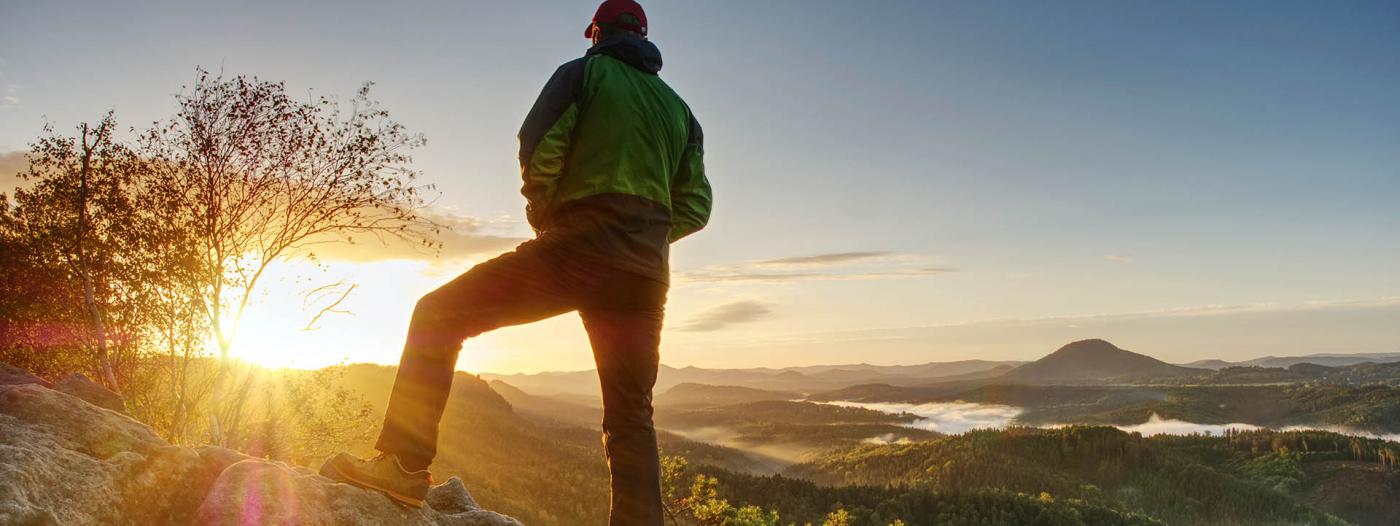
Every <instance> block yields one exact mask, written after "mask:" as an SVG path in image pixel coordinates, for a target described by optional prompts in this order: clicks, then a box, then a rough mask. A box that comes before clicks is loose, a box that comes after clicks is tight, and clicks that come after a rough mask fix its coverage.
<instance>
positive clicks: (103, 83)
mask: <svg viewBox="0 0 1400 526" xmlns="http://www.w3.org/2000/svg"><path fill="white" fill-rule="evenodd" d="M283 4H284V3H283V2H239V3H230V2H221V3H217V4H213V3H211V4H203V3H201V2H192V1H182V2H171V3H161V2H131V3H119V2H92V3H72V2H58V1H56V2H4V3H2V4H0V162H3V163H6V164H5V165H4V167H13V166H15V165H16V164H17V161H18V159H17V157H16V156H15V155H6V154H5V153H3V152H14V151H17V150H22V149H24V148H25V147H26V144H28V143H29V142H30V141H32V140H33V139H34V137H36V136H37V135H38V134H39V132H40V128H41V127H42V125H43V123H45V122H53V123H54V124H56V125H57V126H58V127H60V128H61V129H69V128H70V127H71V126H72V125H74V124H76V123H77V122H79V121H81V120H94V119H96V118H97V117H98V116H99V115H100V114H101V113H102V112H103V111H104V110H106V109H108V108H115V109H116V111H117V116H118V118H119V119H120V120H121V122H122V123H124V124H144V123H149V122H150V121H153V120H155V119H160V118H164V117H166V116H168V115H169V114H171V113H172V112H173V107H174V100H173V98H172V94H174V93H176V92H178V91H179V90H180V88H181V86H182V85H184V84H187V83H189V82H190V81H191V80H192V79H193V77H194V68H195V67H196V66H198V65H203V66H204V67H206V68H210V69H213V70H215V71H218V70H222V71H224V72H227V73H229V74H242V73H246V74H250V75H257V76H259V77H262V78H266V79H275V80H285V81H287V84H288V87H289V89H290V90H292V91H293V92H295V93H307V92H308V91H310V92H314V93H317V94H338V95H340V96H342V97H348V96H349V95H350V94H351V93H352V92H353V90H354V89H355V88H356V87H357V86H358V85H359V84H360V83H361V82H363V81H366V80H371V81H374V82H376V83H377V84H376V88H375V94H376V96H377V97H378V98H379V99H380V100H381V101H382V102H383V103H384V106H385V107H386V108H387V109H389V110H390V111H391V112H392V114H393V115H394V117H395V118H396V119H397V120H399V121H401V122H402V123H404V124H405V125H407V126H409V127H410V128H411V129H413V130H416V131H419V132H422V133H424V134H425V135H426V136H427V138H428V141H429V144H428V146H427V147H425V148H423V149H421V150H420V151H418V152H417V154H416V156H415V162H416V166H417V167H418V168H419V169H421V170H423V171H424V172H425V176H426V180H427V181H428V182H431V183H434V184H436V185H437V186H438V189H439V191H440V192H441V197H440V198H439V199H438V201H437V206H438V207H440V208H441V213H443V214H450V215H451V217H452V218H453V219H452V220H453V221H454V222H455V223H458V224H459V228H458V229H457V230H456V232H455V233H454V234H453V235H452V236H451V238H450V239H449V240H448V250H447V252H446V253H445V254H444V255H443V256H442V257H440V258H437V259H435V260H432V261H426V260H423V259H425V258H424V256H421V255H417V254H413V253H404V252H403V251H395V250H389V249H382V248H376V247H362V248H360V249H357V250H355V251H349V252H346V253H345V254H342V255H341V257H342V259H347V260H353V261H345V262H338V263H334V264H332V265H331V268H330V269H329V270H327V271H326V272H325V273H322V274H317V277H316V279H330V280H333V279H340V278H350V279H352V280H354V281H355V282H356V283H359V284H360V285H361V287H360V288H359V289H357V291H356V293H355V295H354V296H352V297H351V298H350V300H348V301H347V304H346V305H347V306H348V307H349V308H350V309H351V310H353V311H354V314H353V316H351V315H346V316H340V317H337V318H334V319H328V320H326V321H325V323H324V324H323V325H324V326H323V328H322V329H321V330H320V331H313V332H309V333H299V334H294V335H292V334H289V333H287V332H286V331H290V330H291V328H294V327H293V325H289V324H288V323H289V322H288V320H295V319H301V320H302V323H304V319H305V316H304V315H303V313H300V312H299V310H298V309H299V308H300V302H299V300H294V298H295V294H294V293H293V292H294V291H293V289H294V288H295V287H294V286H293V285H291V284H290V283H291V282H290V279H291V276H292V275H293V274H296V273H297V272H298V271H299V270H304V269H305V268H306V267H305V266H304V265H303V266H292V267H289V268H288V269H287V270H286V276H284V277H285V278H286V279H287V281H286V282H285V283H282V284H281V285H277V286H274V287H273V289H272V290H271V291H270V292H269V293H268V296H267V297H266V298H265V301H264V306H263V307H262V308H261V310H260V311H259V312H255V313H253V315H252V318H250V320H251V321H250V322H249V323H250V326H252V327H254V328H252V329H249V335H248V336H247V338H246V340H245V341H244V342H242V345H244V347H245V349H248V350H247V351H246V352H247V353H248V354H249V355H250V356H259V357H262V358H263V359H268V360H270V361H274V360H271V357H276V358H277V359H278V360H281V361H282V362H284V363H298V364H318V363H325V362H333V361H336V360H340V359H349V360H352V361H362V360H372V361H382V362H394V361H396V360H397V355H398V348H399V345H400V343H401V338H402V331H403V329H404V327H405V326H406V324H407V316H408V311H409V309H411V306H412V304H413V301H414V300H415V299H416V297H417V296H418V295H420V294H422V293H423V292H426V291H427V290H431V288H432V287H433V286H434V285H435V284H437V283H441V282H443V281H446V280H447V279H449V278H450V277H452V276H453V275H455V274H456V273H458V272H460V271H461V270H464V269H465V268H467V267H468V266H470V264H471V261H476V260H480V259H482V258H483V257H486V256H489V255H492V253H494V252H495V251H500V250H504V249H506V248H509V247H510V246H512V244H513V240H514V239H515V238H520V237H523V236H525V235H527V233H528V228H526V227H525V226H524V224H523V213H522V211H521V209H522V206H523V199H522V198H521V197H519V194H518V189H519V186H520V181H519V172H518V165H517V164H516V160H515V152H516V147H517V145H516V141H515V131H516V129H517V128H518V127H519V124H520V120H521V119H522V118H523V117H524V114H525V112H526V111H527V109H528V108H529V106H530V104H531V102H533V100H534V98H535V95H536V94H537V93H538V90H539V88H540V86H541V84H542V83H543V82H544V80H545V79H546V78H547V77H548V76H549V75H550V73H552V72H553V70H554V68H555V67H556V66H557V65H558V64H560V63H562V62H564V61H566V60H569V59H571V58H574V57H576V56H579V55H580V54H581V53H582V52H583V50H584V49H586V47H587V42H586V41H585V40H584V39H583V37H582V31H583V27H584V26H585V25H586V24H587V22H588V19H589V16H590V15H591V14H592V10H593V8H594V7H595V6H596V3H595V2H592V1H568V2H489V3H484V4H479V3H475V2H441V3H428V2H372V3H366V2H357V3H348V2H333V3H332V2H327V3H324V4H321V5H313V4H312V3H304V2H296V3H295V4H298V5H296V6H287V5H283ZM402 4H411V5H402ZM1220 4H1223V3H1221V2H1212V3H1204V2H1202V3H1189V4H1188V3H1179V2H1120V1H1112V2H956V3H951V2H949V3H945V2H913V1H910V2H903V1H870V2H835V1H829V2H828V1H788V2H778V1H764V2H754V1H734V2H720V1H705V2H695V1H666V2H661V1H651V2H644V5H645V6H646V7H647V10H648V15H649V19H650V26H651V32H652V40H653V41H654V42H656V44H657V45H658V46H659V47H660V48H661V51H662V54H663V55H664V56H665V63H666V66H665V68H664V69H663V71H662V76H663V77H664V78H665V79H667V80H668V82H670V83H671V84H672V85H673V86H674V87H675V88H676V90H677V91H678V92H679V93H681V94H682V96H684V97H685V98H686V100H687V101H688V102H689V103H690V105H691V107H692V108H693V109H694V111H695V113H696V115H697V117H698V118H699V119H700V121H701V122H702V124H703V125H704V126H705V131H706V153H707V163H708V171H709V174H710V177H711V180H712V183H713V184H714V186H715V194H716V205H715V211H714V218H713V220H712V222H711V225H710V227H709V228H708V229H706V230H705V231H704V232H702V233H701V234H698V235H697V236H695V237H693V238H690V239H687V240H685V241H683V242H682V243H680V244H678V245H677V246H676V247H675V248H674V251H673V268H674V269H675V270H676V273H677V275H676V279H675V285H674V287H673V290H672V294H671V297H672V302H671V305H670V310H669V312H668V315H669V319H668V330H667V332H666V336H665V345H664V350H663V361H665V362H667V363H670V364H673V365H700V366H745V365H787V364H811V363H819V362H820V363H839V362H874V363H914V362H925V361H936V360H948V359H960V358H973V357H984V358H996V359H1007V358H1014V359H1025V358H1033V357H1036V356H1039V355H1041V354H1044V353H1046V352H1049V351H1050V350H1053V349H1054V348H1056V347H1058V346H1059V345H1060V344H1063V343H1065V342H1067V341H1069V340H1072V339H1077V338H1085V337H1104V338H1108V339H1110V340H1111V341H1114V342H1115V343H1117V344H1119V345H1120V346H1123V347H1126V348H1130V349H1133V350H1138V351H1142V352H1147V353H1150V354H1153V355H1155V356H1158V357H1161V358H1163V359H1168V360H1173V361H1188V360H1192V359H1197V358H1203V357H1221V358H1233V359H1240V358H1251V357H1255V356H1259V355H1264V354H1301V353H1311V352H1364V351H1400V270H1397V269H1400V4H1397V3H1395V2H1345V3H1337V2H1280V1H1270V2H1235V3H1232V5H1230V6H1224V5H1220ZM6 184H8V183H6ZM404 257H407V258H410V260H402V259H390V258H404ZM414 258H416V259H417V260H414ZM279 323H281V325H279ZM578 325H579V324H578V320H577V318H576V317H574V316H565V317H562V318H560V319H556V320H551V321H549V322H546V323H544V324H540V325H538V326H534V327H529V328H520V329H511V330H507V331H502V332H500V333H496V334H493V335H489V336H487V337H484V338H482V339H481V340H480V341H474V342H469V343H468V344H467V350H466V351H465V352H464V354H463V357H462V362H461V367H462V368H464V369H468V370H474V371H481V370H491V371H517V370H521V371H534V370H541V369H577V368H585V367H588V366H590V365H591V356H590V354H589V353H588V351H587V342H586V339H585V338H584V336H583V333H582V330H581V329H580V328H578ZM281 347H287V348H281ZM274 349H275V350H274Z"/></svg>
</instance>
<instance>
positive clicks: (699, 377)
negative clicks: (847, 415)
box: [481, 360, 1023, 399]
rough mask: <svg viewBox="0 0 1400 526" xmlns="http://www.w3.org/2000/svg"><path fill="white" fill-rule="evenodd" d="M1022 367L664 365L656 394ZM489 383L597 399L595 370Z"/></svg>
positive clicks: (984, 363) (827, 385)
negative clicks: (687, 386) (687, 387)
mask: <svg viewBox="0 0 1400 526" xmlns="http://www.w3.org/2000/svg"><path fill="white" fill-rule="evenodd" d="M1022 363H1023V362H1015V361H990V360H960V361H954V362H930V363H925V364H919V365H871V364H864V363H862V364H852V365H813V366H800V367H787V368H782V369H774V368H767V367H757V368H749V369H708V368H703V367H679V368H677V367H670V366H667V365H662V366H661V368H660V370H659V371H657V378H656V392H658V393H660V392H665V391H666V390H667V389H670V388H672V387H675V386H676V385H679V384H683V383H696V384H705V385H732V386H739V387H750V388H754V389H766V390H778V391H792V392H795V393H815V392H819V391H828V390H832V389H840V388H843V387H850V386H853V385H860V384H869V383H885V384H890V385H921V384H926V383H929V382H933V381H938V380H940V379H946V378H952V377H967V376H969V375H977V374H979V373H984V372H986V371H991V370H993V369H996V368H998V367H1008V366H1016V365H1021V364H1022ZM481 377H482V378H483V379H486V380H501V381H505V382H507V383H509V384H510V385H512V386H515V387H518V388H520V389H523V390H525V391H526V392H529V393H531V394H534V395H537V396H550V395H565V394H567V395H575V396H586V397H589V398H593V399H596V398H597V397H598V391H599V389H598V374H597V373H596V372H594V371H593V370H591V369H590V370H585V371H563V372H543V373H535V374H508V375H502V374H490V373H486V374H482V375H481Z"/></svg>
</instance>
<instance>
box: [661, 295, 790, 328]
mask: <svg viewBox="0 0 1400 526" xmlns="http://www.w3.org/2000/svg"><path fill="white" fill-rule="evenodd" d="M772 316H773V308H772V307H771V306H769V305H768V304H767V303H763V302H758V301H752V300H740V301H735V302H731V303H725V304H723V305H719V306H716V307H713V308H711V309H710V310H707V311H705V312H702V313H700V314H699V315H697V316H695V317H693V318H691V319H690V321H688V322H686V324H685V325H682V326H680V327H679V329H680V330H683V331H692V332H707V331H717V330H720V329H723V328H725V327H728V326H730V325H735V324H740V323H750V322H755V321H759V320H764V319H767V318H771V317H772Z"/></svg>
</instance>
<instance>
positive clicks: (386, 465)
mask: <svg viewBox="0 0 1400 526" xmlns="http://www.w3.org/2000/svg"><path fill="white" fill-rule="evenodd" d="M321 474H322V475H324V476H326V477H328V478H330V479H332V480H337V481H340V482H347V483H350V484H353V485H356V486H359V487H362V488H365V489H372V490H375V491H378V492H380V493H383V494H385V495H387V496H388V497H389V498H390V499H393V500H394V501H395V502H398V503H400V504H404V505H407V506H412V507H415V508H421V507H423V497H424V496H426V495H427V494H428V487H429V486H432V485H433V476H432V475H431V474H429V473H428V470H426V469H424V470H419V471H409V470H406V469H404V468H403V464H400V463H399V458H398V457H396V456H394V455H393V454H390V453H380V454H379V456H377V457H374V458H371V459H369V460H364V459H361V458H358V457H355V456H353V455H351V454H349V453H340V454H338V455H336V456H334V457H331V459H330V460H327V461H326V463H325V464H322V465H321Z"/></svg>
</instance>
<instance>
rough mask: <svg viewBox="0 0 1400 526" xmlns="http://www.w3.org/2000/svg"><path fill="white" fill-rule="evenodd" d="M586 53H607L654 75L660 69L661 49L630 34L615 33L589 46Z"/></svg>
mask: <svg viewBox="0 0 1400 526" xmlns="http://www.w3.org/2000/svg"><path fill="white" fill-rule="evenodd" d="M586 54H587V55H607V56H610V57H612V58H615V59H618V60H621V61H622V62H624V63H626V64H627V65H629V66H632V67H634V68H637V69H639V70H642V71H643V72H646V73H650V74H652V75H655V74H656V73H657V72H659V71H661V50H659V49H657V48H656V45H655V44H652V43H651V42H650V41H648V40H646V39H644V38H639V37H635V36H632V35H617V36H614V37H612V38H608V39H606V40H603V41H602V42H599V43H597V44H596V45H594V46H593V47H591V48H588V53H586Z"/></svg>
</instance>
